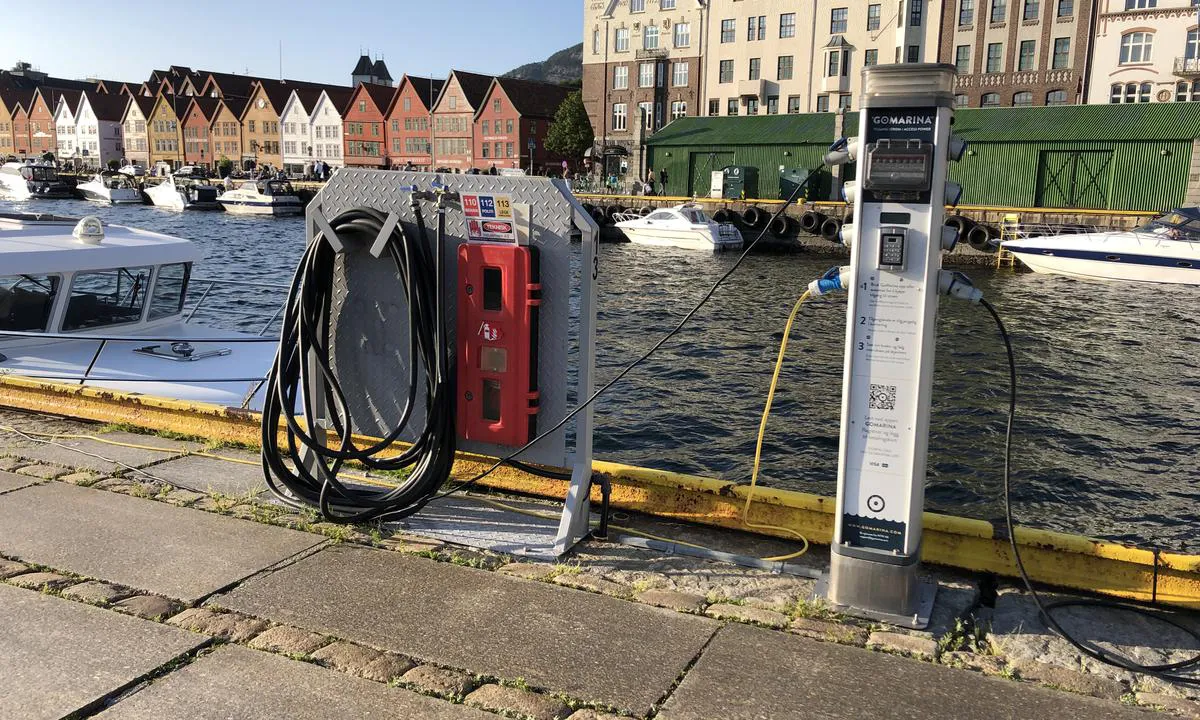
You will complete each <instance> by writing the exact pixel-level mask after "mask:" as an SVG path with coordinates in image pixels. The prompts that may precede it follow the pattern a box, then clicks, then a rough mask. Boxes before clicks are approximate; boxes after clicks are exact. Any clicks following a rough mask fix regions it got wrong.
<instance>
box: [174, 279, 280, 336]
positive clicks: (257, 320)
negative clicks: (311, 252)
mask: <svg viewBox="0 0 1200 720" xmlns="http://www.w3.org/2000/svg"><path fill="white" fill-rule="evenodd" d="M226 287H228V288H232V289H234V290H243V291H244V290H246V289H253V290H255V291H258V292H257V294H259V295H267V296H271V297H272V298H274V299H275V301H274V302H271V301H268V302H267V304H268V305H273V306H274V307H275V310H274V311H273V312H271V313H269V314H268V313H266V312H265V311H264V310H256V309H241V308H238V307H230V306H228V305H225V306H222V307H221V309H220V311H211V312H210V314H212V313H218V314H215V315H212V319H214V320H217V321H227V320H230V319H232V320H235V321H237V322H238V323H239V324H243V325H247V326H250V327H251V328H254V327H257V328H258V329H257V330H255V331H254V333H255V335H258V336H260V337H261V336H263V335H266V334H267V332H268V331H270V330H271V329H272V327H274V326H275V324H276V322H277V321H278V320H279V316H280V315H281V314H283V306H284V301H283V298H284V297H286V296H287V292H288V290H289V287H288V286H287V285H281V284H278V283H260V282H251V281H245V280H217V279H210V278H193V279H192V280H191V281H190V284H189V290H188V296H189V297H191V295H192V294H193V293H198V297H197V299H196V301H195V303H194V304H192V305H191V306H190V307H188V308H186V309H185V310H184V313H183V320H184V322H192V321H193V320H195V318H196V315H197V314H199V313H202V312H206V311H208V308H206V307H205V302H207V301H208V300H209V298H210V297H212V296H213V291H214V290H215V291H217V292H218V294H219V295H222V299H224V300H229V299H231V298H230V297H228V295H229V294H228V293H224V294H223V293H221V292H220V291H221V289H223V288H226Z"/></svg>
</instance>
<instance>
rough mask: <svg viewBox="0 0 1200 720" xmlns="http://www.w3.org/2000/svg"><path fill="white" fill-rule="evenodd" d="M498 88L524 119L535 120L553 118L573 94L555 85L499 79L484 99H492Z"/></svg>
mask: <svg viewBox="0 0 1200 720" xmlns="http://www.w3.org/2000/svg"><path fill="white" fill-rule="evenodd" d="M497 87H499V88H501V89H502V90H504V94H505V95H507V96H508V99H509V102H511V103H512V105H513V107H514V108H516V110H517V112H519V113H520V114H521V116H522V117H533V118H553V117H554V114H555V113H556V112H558V106H559V105H562V103H563V100H566V99H567V96H568V95H570V94H571V92H572V90H571V89H570V88H565V87H563V86H561V85H555V84H554V83H546V82H536V81H533V80H517V79H515V78H500V77H498V78H496V79H495V80H494V81H493V82H492V87H491V88H489V89H488V94H487V96H486V97H485V98H484V99H485V100H487V99H489V98H491V96H492V93H493V92H495V91H496V88H497ZM484 107H485V104H480V105H479V107H477V108H476V109H475V114H476V115H478V114H479V113H480V112H482V111H483V108H484Z"/></svg>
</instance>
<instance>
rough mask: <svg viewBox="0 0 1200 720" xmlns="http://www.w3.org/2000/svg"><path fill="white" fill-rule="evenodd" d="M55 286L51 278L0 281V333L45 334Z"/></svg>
mask: <svg viewBox="0 0 1200 720" xmlns="http://www.w3.org/2000/svg"><path fill="white" fill-rule="evenodd" d="M58 284H59V278H58V277H57V276H55V275H9V276H7V277H0V330H9V331H12V332H45V331H46V330H47V329H48V326H49V324H50V311H51V310H53V309H54V297H55V296H56V295H57V294H58Z"/></svg>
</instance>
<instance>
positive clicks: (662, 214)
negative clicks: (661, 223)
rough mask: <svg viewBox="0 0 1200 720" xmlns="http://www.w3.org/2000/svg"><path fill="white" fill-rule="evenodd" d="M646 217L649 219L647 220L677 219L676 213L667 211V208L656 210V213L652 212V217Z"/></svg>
mask: <svg viewBox="0 0 1200 720" xmlns="http://www.w3.org/2000/svg"><path fill="white" fill-rule="evenodd" d="M646 219H647V220H674V219H675V213H673V212H667V211H665V210H659V211H658V212H656V213H651V214H650V217H648V218H646Z"/></svg>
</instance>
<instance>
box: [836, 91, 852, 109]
mask: <svg viewBox="0 0 1200 720" xmlns="http://www.w3.org/2000/svg"><path fill="white" fill-rule="evenodd" d="M853 100H854V96H853V95H849V94H847V95H838V110H849V109H850V105H851V103H852V102H853Z"/></svg>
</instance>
